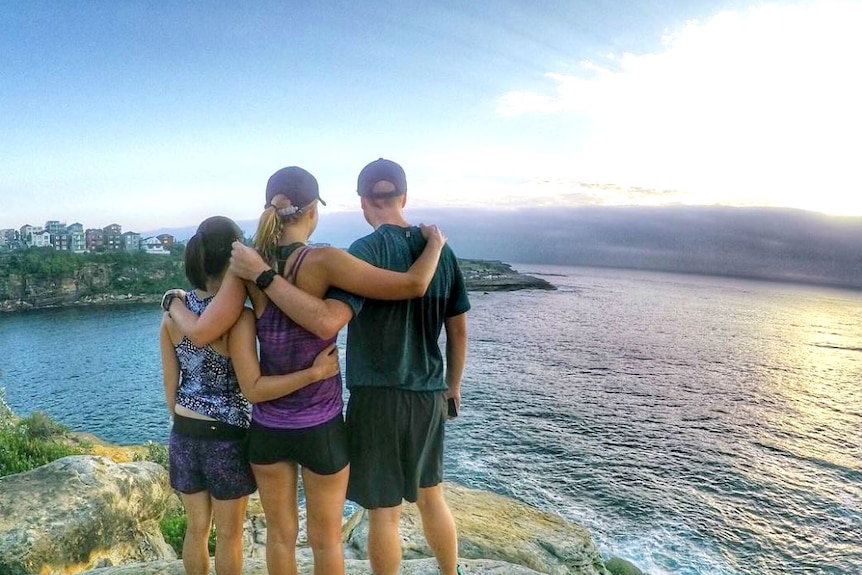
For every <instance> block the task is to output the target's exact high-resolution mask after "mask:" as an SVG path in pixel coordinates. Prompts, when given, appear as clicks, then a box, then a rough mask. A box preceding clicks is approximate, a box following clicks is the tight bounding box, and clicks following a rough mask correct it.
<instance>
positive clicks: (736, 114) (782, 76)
mask: <svg viewBox="0 0 862 575" xmlns="http://www.w3.org/2000/svg"><path fill="white" fill-rule="evenodd" d="M860 28H862V3H852V2H814V3H802V4H793V5H765V6H760V7H754V8H751V9H749V10H747V11H745V12H727V11H726V12H721V13H719V14H717V15H715V16H714V17H712V18H710V19H709V20H707V21H704V22H695V21H692V22H689V23H687V24H686V25H685V26H684V27H683V28H682V29H680V30H673V31H668V32H667V34H666V35H665V36H664V38H662V48H661V50H659V51H656V52H655V53H650V54H633V53H623V54H619V55H614V54H611V55H608V56H606V57H604V58H603V59H602V60H600V61H586V62H581V64H580V66H579V69H580V70H581V72H580V73H579V74H562V73H555V72H549V73H548V74H546V77H547V79H548V80H550V81H551V82H552V87H553V89H552V90H549V92H548V93H539V92H535V91H513V92H509V93H506V94H503V95H502V96H501V97H500V98H499V100H498V103H497V112H498V114H500V115H501V116H503V117H506V118H523V117H530V116H548V115H555V116H559V117H560V118H561V121H565V120H566V119H574V118H577V119H578V121H579V122H580V124H579V126H587V128H581V129H580V132H579V133H578V134H577V138H576V139H575V143H573V144H571V145H570V147H569V148H568V152H569V154H570V161H569V164H570V165H577V166H578V170H579V172H578V173H577V174H569V175H570V176H571V177H573V178H574V179H576V180H579V181H600V182H615V183H617V184H619V185H621V186H623V187H631V186H643V187H645V188H652V189H677V190H684V191H685V192H686V193H687V194H689V196H690V199H691V200H692V201H696V202H699V203H707V204H708V203H724V204H730V205H782V206H790V207H798V208H803V209H812V210H819V211H825V212H829V213H844V214H862V193H860V192H862V176H860V174H859V173H858V171H857V170H856V169H855V164H856V162H857V160H858V151H859V148H860V146H859V138H860V136H859V134H862V108H860V105H859V102H860V101H862V79H860V76H859V74H858V73H857V69H858V62H857V61H856V60H857V59H858V55H859V54H862V35H860V34H859V33H858V30H859V29H860ZM573 159H574V160H576V161H573Z"/></svg>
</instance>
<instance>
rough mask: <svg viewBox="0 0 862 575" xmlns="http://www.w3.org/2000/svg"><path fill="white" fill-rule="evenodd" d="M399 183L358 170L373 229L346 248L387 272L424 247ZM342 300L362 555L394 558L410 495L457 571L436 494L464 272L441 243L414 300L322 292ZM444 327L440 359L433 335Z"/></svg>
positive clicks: (459, 353)
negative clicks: (364, 528)
mask: <svg viewBox="0 0 862 575" xmlns="http://www.w3.org/2000/svg"><path fill="white" fill-rule="evenodd" d="M406 190H407V182H406V177H405V175H404V170H402V169H401V166H399V165H398V164H396V163H394V162H391V161H389V160H384V159H382V158H381V159H380V160H377V161H375V162H371V163H370V164H368V165H367V166H366V167H365V168H364V169H363V170H362V172H360V175H359V181H358V186H357V192H358V193H359V195H360V197H361V202H362V211H363V214H364V216H365V219H366V221H367V222H368V223H369V224H371V226H372V227H374V230H375V231H374V232H373V233H371V234H369V235H368V236H365V237H364V238H361V239H359V240H357V241H356V242H354V243H353V245H352V246H351V247H350V253H352V254H353V255H355V256H357V257H358V258H360V259H363V260H365V261H367V262H368V263H370V264H372V265H375V266H379V267H383V268H386V269H390V270H396V271H397V270H403V269H406V268H407V267H408V266H409V265H410V264H411V263H412V262H413V261H414V260H415V258H416V256H417V254H418V253H419V250H421V248H422V246H423V245H424V241H423V240H422V237H421V235H420V234H419V232H418V228H415V227H412V226H410V224H408V223H407V221H406V220H405V218H404V214H403V208H404V205H405V203H406ZM328 297H331V298H334V299H339V300H341V301H342V302H345V303H347V304H348V305H350V306H351V307H352V309H353V311H354V317H353V319H352V320H351V321H350V323H349V324H348V330H347V387H348V388H349V389H350V400H349V402H348V404H347V416H346V426H347V442H348V453H349V455H350V462H351V463H350V464H351V470H350V479H349V482H348V487H347V497H348V499H350V500H352V501H355V502H356V503H358V504H359V505H361V506H362V507H364V508H365V509H367V510H368V518H369V519H368V521H369V527H368V556H369V559H370V560H371V567H372V571H373V572H374V573H375V574H377V575H394V574H395V573H397V572H398V567H399V565H400V563H401V546H400V538H399V529H398V527H399V523H400V518H401V507H402V503H403V501H404V500H405V499H406V500H407V501H411V502H416V503H417V505H418V507H419V512H420V514H421V515H422V525H423V529H424V531H425V537H426V540H427V541H428V544H429V546H430V547H431V549H432V551H433V552H434V556H435V557H436V558H437V564H438V566H439V567H440V572H441V574H442V575H455V573H456V572H458V571H457V561H458V536H457V531H456V529H455V521H454V519H453V518H452V514H451V512H450V511H449V507H448V505H447V503H446V500H445V498H444V496H443V490H442V481H443V447H444V435H445V421H446V414H447V408H446V403H447V399H448V400H449V401H451V402H453V403H454V405H455V407H457V406H459V405H460V400H461V392H460V386H461V375H462V373H463V368H464V361H465V357H466V347H467V323H466V321H467V320H466V312H467V310H468V309H469V308H470V303H469V300H468V298H467V291H466V288H465V285H464V278H463V276H462V274H461V271H460V269H459V267H458V262H457V260H456V258H455V255H454V254H453V252H452V250H451V249H450V248H449V247H448V246H446V247H445V248H444V250H443V252H442V253H441V255H440V262H439V263H438V266H437V270H436V272H435V275H434V278H433V279H432V281H431V284H430V285H429V287H428V289H427V291H426V292H425V294H424V295H423V296H422V297H418V298H414V299H411V300H407V301H398V302H384V301H378V300H373V299H365V300H362V299H361V298H352V297H350V296H349V295H347V294H344V293H337V292H330V294H329V296H328ZM442 327H445V329H446V340H447V343H446V361H445V363H444V361H443V356H442V354H441V352H440V348H439V345H438V343H437V339H438V337H439V335H440V331H441V328H442Z"/></svg>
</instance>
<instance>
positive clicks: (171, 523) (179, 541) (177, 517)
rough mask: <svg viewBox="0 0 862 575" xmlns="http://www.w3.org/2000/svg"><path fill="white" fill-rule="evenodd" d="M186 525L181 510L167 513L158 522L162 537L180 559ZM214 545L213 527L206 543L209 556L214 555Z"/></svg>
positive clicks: (214, 534) (186, 522) (184, 514)
mask: <svg viewBox="0 0 862 575" xmlns="http://www.w3.org/2000/svg"><path fill="white" fill-rule="evenodd" d="M187 525H188V519H187V518H186V513H185V511H183V509H182V508H177V509H174V510H173V511H169V512H168V513H166V514H165V516H164V517H163V518H162V520H161V521H160V522H159V527H160V528H161V530H162V536H163V537H164V538H165V541H166V542H167V544H168V545H170V546H171V547H173V548H174V551H176V552H177V557H182V555H183V538H185V536H186V526H187ZM215 543H216V533H215V527H213V528H212V529H210V538H209V542H208V547H209V550H210V555H213V554H214V553H215Z"/></svg>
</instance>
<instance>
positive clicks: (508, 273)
mask: <svg viewBox="0 0 862 575" xmlns="http://www.w3.org/2000/svg"><path fill="white" fill-rule="evenodd" d="M458 263H459V264H460V265H461V271H462V272H463V274H464V282H465V283H466V284H467V289H469V290H471V291H516V290H522V289H547V290H553V289H557V288H556V287H555V286H554V285H552V284H551V283H550V282H548V281H546V280H543V279H542V278H537V277H533V276H530V275H526V274H522V273H519V272H516V271H515V270H513V269H512V266H511V265H509V264H507V263H503V262H501V261H499V260H463V259H462V260H458Z"/></svg>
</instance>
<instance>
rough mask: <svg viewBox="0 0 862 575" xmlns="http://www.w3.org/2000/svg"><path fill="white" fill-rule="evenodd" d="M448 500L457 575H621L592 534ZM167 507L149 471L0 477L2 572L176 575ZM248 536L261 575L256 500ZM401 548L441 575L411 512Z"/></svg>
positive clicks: (361, 516) (353, 541) (303, 564)
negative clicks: (165, 532)
mask: <svg viewBox="0 0 862 575" xmlns="http://www.w3.org/2000/svg"><path fill="white" fill-rule="evenodd" d="M444 489H445V491H446V498H447V500H448V502H449V505H450V507H451V509H452V513H453V515H454V516H455V521H456V523H457V525H458V536H459V556H460V557H461V561H460V562H461V564H462V566H463V567H464V569H463V571H464V573H465V574H466V573H469V574H470V575H503V574H511V575H531V574H535V573H546V574H553V575H564V574H565V575H611V573H617V572H620V573H629V571H613V572H611V571H608V570H606V569H605V566H604V565H603V563H602V559H601V557H600V556H599V552H598V550H597V549H596V547H595V544H594V543H593V541H592V539H591V538H590V535H589V533H588V532H587V531H586V530H585V529H584V528H583V527H581V526H579V525H575V524H572V523H569V522H567V521H565V520H563V519H562V518H561V517H559V516H557V515H554V514H551V513H545V512H542V511H540V510H538V509H535V508H532V507H530V506H528V505H525V504H523V503H520V502H518V501H515V500H513V499H510V498H507V497H503V496H500V495H496V494H493V493H489V492H485V491H479V490H474V489H468V488H465V487H461V486H458V485H454V484H445V485H444ZM173 505H177V498H176V496H175V495H174V494H173V492H172V491H171V489H170V487H169V484H168V478H167V472H166V471H165V470H164V468H162V467H161V466H159V465H158V464H155V463H151V462H142V461H138V462H128V463H116V462H114V461H112V460H111V459H109V458H108V457H102V456H93V455H86V456H73V457H66V458H63V459H59V460H57V461H55V462H53V463H50V464H48V465H45V466H43V467H40V468H38V469H35V470H33V471H29V472H26V473H20V474H17V475H10V476H7V477H4V478H0V573H2V574H3V575H25V574H33V573H40V574H44V575H52V574H60V573H63V574H72V573H78V574H82V573H83V574H87V575H132V574H136V575H137V574H141V575H148V574H150V575H183V574H184V571H183V566H182V561H181V560H179V559H177V558H176V555H175V553H174V551H173V550H172V549H171V548H170V547H169V546H168V545H167V544H166V543H165V541H164V539H163V538H162V535H161V533H160V531H159V526H158V521H159V519H160V518H161V517H162V516H163V514H164V512H165V510H166V509H167V508H168V507H170V506H173ZM303 511H304V510H303ZM300 519H301V520H300V533H301V535H300V539H299V541H298V547H299V549H298V550H297V551H298V552H297V561H298V564H299V573H300V574H308V575H311V574H312V573H313V558H312V554H311V550H310V549H309V548H308V547H307V542H306V540H305V537H304V533H305V517H304V513H302V517H301V518H300ZM245 531H246V534H245V541H244V555H245V564H244V568H243V573H244V574H245V575H266V565H265V557H266V517H265V516H264V513H263V509H262V507H261V505H260V502H259V499H258V497H257V496H256V495H254V496H252V498H251V500H250V502H249V506H248V510H247V517H246V523H245ZM342 533H343V540H344V542H345V545H344V554H345V558H346V567H347V569H346V572H347V574H348V575H371V569H370V565H369V562H368V560H367V552H366V549H367V545H366V544H367V536H368V524H367V517H366V513H365V512H364V511H361V510H360V511H358V512H356V513H354V514H353V515H352V516H350V517H348V518H347V519H346V520H345V522H344V525H343V527H342ZM401 537H402V549H403V552H404V562H403V565H402V569H401V573H402V574H405V575H437V573H438V570H437V565H436V561H435V560H434V559H433V556H432V553H431V550H430V549H429V548H428V546H427V544H426V542H425V537H424V535H423V533H422V527H421V520H420V517H419V513H418V510H417V508H416V506H415V505H413V504H406V505H405V507H404V514H403V518H402V524H401ZM629 566H630V564H628V565H625V566H624V567H629ZM618 567H619V566H618ZM631 567H633V566H631ZM211 572H213V573H214V570H212V571H211ZM631 573H639V571H631Z"/></svg>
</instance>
